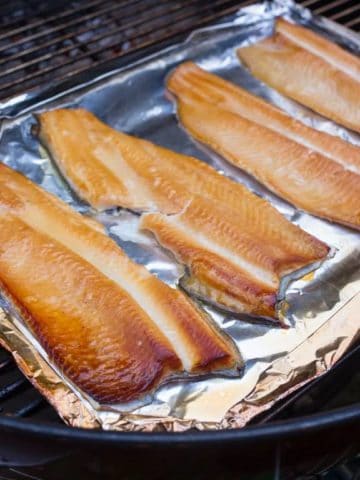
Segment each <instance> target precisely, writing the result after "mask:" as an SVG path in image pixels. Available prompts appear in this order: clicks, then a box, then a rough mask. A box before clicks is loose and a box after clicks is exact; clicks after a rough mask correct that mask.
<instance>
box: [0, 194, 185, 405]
mask: <svg viewBox="0 0 360 480" xmlns="http://www.w3.org/2000/svg"><path fill="white" fill-rule="evenodd" d="M2 193H3V191H1V193H0V195H2ZM0 242H1V249H0V287H1V291H2V293H4V291H5V294H6V296H7V297H8V298H10V299H11V300H12V301H13V303H15V305H16V307H17V309H18V310H19V311H20V312H21V314H22V318H23V319H24V320H25V321H26V323H27V325H28V326H29V327H30V328H31V330H32V331H33V332H34V334H35V336H36V337H37V339H38V340H39V341H40V343H41V344H42V346H43V347H44V349H45V350H46V352H47V353H48V355H49V358H50V359H51V360H52V361H54V362H55V364H56V366H57V367H58V368H59V369H60V370H61V371H62V372H63V373H64V374H65V375H66V376H67V377H68V378H69V379H70V380H71V381H72V382H73V383H74V384H75V385H76V386H77V387H78V388H80V389H81V390H82V391H84V392H85V393H87V394H88V395H90V396H91V397H93V398H94V399H95V400H97V401H98V402H100V403H119V402H125V401H130V400H133V399H136V398H139V397H140V396H141V395H143V394H144V393H147V392H150V391H151V390H153V388H154V387H155V386H156V385H157V384H158V383H159V382H161V380H162V379H164V378H166V377H168V376H169V374H172V373H175V372H180V371H181V370H182V366H181V362H180V360H179V359H178V358H177V356H176V354H175V352H174V351H173V349H172V347H171V346H170V344H169V343H168V341H167V340H166V338H165V337H164V336H163V335H162V334H161V332H160V331H159V330H158V329H157V328H156V327H155V325H154V324H153V323H152V321H151V320H150V319H149V317H148V316H147V315H146V314H145V313H144V312H143V310H142V309H141V308H140V307H139V306H138V305H137V304H136V303H135V302H134V301H133V299H132V298H131V297H129V296H128V295H127V293H126V292H124V291H122V290H121V289H120V288H119V287H118V286H116V285H115V284H114V283H113V282H111V281H110V280H108V279H106V278H105V277H104V276H102V275H100V274H99V273H98V271H97V270H96V269H94V268H93V267H92V266H91V265H89V264H88V263H87V262H85V261H84V260H83V259H82V258H81V257H79V256H77V255H74V254H73V253H72V252H71V251H70V250H68V249H67V248H65V247H64V246H63V245H62V244H60V243H58V242H57V241H55V240H53V239H52V238H50V237H49V236H47V235H45V234H42V233H40V232H39V231H38V230H36V229H32V228H31V227H29V225H28V224H26V223H24V222H23V221H22V220H21V219H20V218H19V217H18V216H15V215H13V214H10V213H9V212H8V211H6V210H3V209H2V208H0ZM139 342H141V346H140V345H139Z"/></svg>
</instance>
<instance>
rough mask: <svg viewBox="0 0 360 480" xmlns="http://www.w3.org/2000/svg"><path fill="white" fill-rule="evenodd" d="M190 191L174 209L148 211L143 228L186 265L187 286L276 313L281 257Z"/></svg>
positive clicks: (245, 308)
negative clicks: (186, 199) (188, 197)
mask: <svg viewBox="0 0 360 480" xmlns="http://www.w3.org/2000/svg"><path fill="white" fill-rule="evenodd" d="M208 205H209V202H208V200H206V199H204V198H201V197H196V196H195V197H194V198H193V200H192V201H191V203H190V204H189V205H188V206H187V207H186V208H185V209H184V210H183V211H182V212H181V213H178V214H174V215H163V214H160V213H148V214H144V215H143V216H142V217H141V225H140V226H141V228H143V229H146V230H149V231H151V232H152V233H153V234H154V235H155V236H156V238H157V239H158V241H159V243H161V245H163V246H164V247H165V248H167V249H169V250H170V251H171V252H172V253H173V254H174V255H175V256H176V258H177V259H178V260H179V261H181V262H182V263H184V264H185V265H186V266H187V267H188V270H189V274H190V275H189V277H188V278H187V280H186V288H187V290H190V291H191V292H193V293H195V294H196V295H198V296H200V297H202V298H205V299H208V300H210V301H211V302H213V303H215V304H218V305H226V307H227V308H230V309H231V310H234V311H236V312H246V313H250V314H252V315H260V316H265V317H276V312H275V306H276V300H277V290H278V288H279V283H280V276H281V274H284V273H285V272H284V268H285V269H286V268H287V266H286V265H285V266H284V265H282V264H281V261H280V260H279V261H277V260H275V259H274V257H272V256H271V255H268V252H267V251H266V249H264V248H261V245H259V244H258V243H257V242H256V241H255V242H254V241H253V239H252V237H251V235H249V234H247V233H244V231H243V230H242V228H241V227H239V226H238V225H237V224H236V223H234V222H233V221H231V220H230V219H229V217H228V215H227V212H226V210H224V209H223V208H218V207H217V206H216V205H215V204H212V208H211V209H209V208H208Z"/></svg>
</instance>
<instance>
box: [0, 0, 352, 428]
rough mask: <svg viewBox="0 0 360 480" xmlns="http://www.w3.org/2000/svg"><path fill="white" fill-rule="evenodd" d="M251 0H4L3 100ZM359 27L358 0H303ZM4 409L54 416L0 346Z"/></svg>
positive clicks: (170, 37) (0, 29) (142, 48)
mask: <svg viewBox="0 0 360 480" xmlns="http://www.w3.org/2000/svg"><path fill="white" fill-rule="evenodd" d="M250 3H253V0H250V1H249V0H248V1H239V0H236V1H234V0H213V1H211V2H201V1H200V0H186V1H180V0H179V1H174V0H128V1H115V0H72V1H70V2H69V1H65V0H40V1H39V0H12V1H11V2H9V1H8V0H0V67H1V81H0V100H4V99H7V98H10V97H12V96H14V95H17V94H21V93H23V92H27V91H29V90H31V89H36V88H39V87H41V86H42V85H44V84H55V83H58V82H60V81H62V80H64V79H67V78H69V77H71V76H73V75H76V74H78V73H81V72H85V71H87V70H88V69H89V68H90V67H94V66H99V65H101V64H103V63H105V62H108V61H110V60H113V59H118V58H120V57H124V59H125V60H126V58H127V55H129V54H130V53H134V52H140V53H141V54H144V55H145V54H146V53H147V52H148V51H149V48H150V47H154V46H158V48H159V49H160V48H161V47H162V46H164V42H172V41H175V40H181V39H182V38H185V37H186V36H187V35H188V34H189V33H190V32H191V31H192V30H193V29H196V28H199V27H202V26H205V25H208V24H210V23H212V22H214V21H216V20H219V19H221V18H222V17H224V16H226V15H229V14H231V13H234V12H235V11H236V10H237V9H238V8H240V7H241V6H245V5H247V4H250ZM300 3H302V4H303V5H304V6H306V7H309V8H310V9H312V10H313V11H314V12H315V13H318V14H321V15H325V16H328V17H329V18H332V19H334V20H336V21H338V22H340V23H343V24H344V25H346V26H348V27H351V28H353V29H355V30H357V31H359V30H360V3H359V2H358V0H354V1H349V0H334V1H330V2H328V1H324V0H303V1H301V2H300ZM0 415H11V416H15V417H31V418H34V419H36V420H38V421H41V420H47V421H57V422H59V421H60V420H59V419H58V417H57V415H56V413H55V411H54V410H53V409H52V408H51V407H50V406H49V405H48V404H47V402H46V401H45V400H43V398H42V397H41V395H40V394H39V393H38V392H37V391H35V389H33V388H32V386H31V384H30V383H29V382H28V381H27V380H26V379H25V378H24V377H23V376H22V374H21V373H20V371H19V370H18V369H17V368H16V366H15V363H14V362H13V360H12V359H11V356H10V355H9V354H8V353H7V352H5V351H4V350H2V349H1V347H0Z"/></svg>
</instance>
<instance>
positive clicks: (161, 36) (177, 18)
mask: <svg viewBox="0 0 360 480" xmlns="http://www.w3.org/2000/svg"><path fill="white" fill-rule="evenodd" d="M229 3H231V4H233V2H232V1H230V2H229V0H222V1H218V2H213V4H212V5H211V6H210V8H214V6H217V7H219V6H221V7H225V6H226V5H227V4H229ZM248 3H250V2H248ZM237 9H238V7H237V5H232V6H231V7H230V8H227V9H224V10H222V11H221V14H220V15H216V14H210V15H208V16H205V17H202V20H201V22H200V23H198V24H197V27H199V26H202V25H204V24H206V23H209V22H211V21H212V20H213V19H214V18H220V17H221V16H224V15H228V14H230V13H232V12H234V11H236V10H237ZM179 10H181V9H179ZM194 16H197V13H196V12H195V13H193V12H191V13H188V14H186V15H172V17H171V19H172V21H176V22H183V21H184V20H191V19H192V18H193V17H194ZM159 18H161V19H162V20H163V19H164V15H162V16H161V17H159ZM156 27H157V28H158V27H164V28H165V30H166V29H167V28H168V20H167V19H166V18H165V22H162V23H161V24H160V25H157V26H156ZM188 29H189V25H186V26H184V27H182V28H175V29H174V30H173V31H172V32H171V33H166V32H164V33H163V32H162V31H161V32H159V34H157V35H154V38H153V39H151V40H150V41H145V42H144V43H141V44H140V45H138V46H136V48H133V49H132V51H133V52H135V51H138V50H139V49H142V48H145V47H147V46H149V45H151V44H153V43H154V42H156V41H158V40H159V41H160V40H161V41H163V40H167V39H169V38H172V37H174V36H176V35H179V34H181V33H184V32H186V31H188ZM153 30H154V24H151V26H150V27H149V28H148V29H146V30H145V31H143V32H141V33H138V32H136V34H135V37H129V38H127V39H126V40H127V41H129V40H136V41H138V40H139V39H140V38H143V37H146V36H147V35H148V34H149V33H151V32H153ZM88 43H89V44H90V43H92V42H88ZM117 46H118V41H116V42H114V43H110V44H108V45H106V46H101V47H98V48H95V49H93V50H92V51H90V52H89V51H87V52H83V53H81V54H79V55H77V56H76V58H72V59H69V60H66V61H64V62H62V64H61V67H65V66H67V65H70V64H72V63H74V62H75V61H76V62H78V61H79V60H82V59H84V58H88V57H89V54H90V55H92V56H93V55H96V54H99V53H101V52H103V51H104V50H108V49H111V48H114V47H117ZM126 53H127V52H126V51H124V52H121V53H120V54H119V55H118V57H120V56H123V55H124V54H126ZM107 60H108V59H107V58H106V59H104V60H103V61H102V60H100V61H96V60H95V61H93V62H92V66H98V65H100V64H102V63H104V62H105V61H107ZM58 68H59V66H58V65H53V66H49V67H45V68H42V69H41V70H39V71H37V72H35V73H33V74H30V75H27V76H26V78H24V77H22V78H18V79H16V80H11V81H8V82H5V83H3V84H1V85H0V92H1V91H2V90H6V89H7V88H10V87H14V86H15V85H19V84H22V83H23V82H24V80H32V79H35V78H37V77H39V76H43V75H44V74H45V73H50V72H53V71H54V70H57V69H58ZM87 69H88V66H85V67H84V68H80V69H75V70H74V71H73V72H72V74H75V73H80V72H82V71H85V70H87ZM16 70H18V68H16V69H13V71H16ZM9 73H11V72H3V73H2V77H4V76H5V75H7V74H9ZM67 76H68V75H66V76H65V77H61V79H63V78H66V77H67Z"/></svg>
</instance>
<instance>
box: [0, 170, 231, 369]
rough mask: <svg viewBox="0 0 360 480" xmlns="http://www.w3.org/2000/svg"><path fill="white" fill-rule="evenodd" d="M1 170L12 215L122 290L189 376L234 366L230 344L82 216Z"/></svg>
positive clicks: (19, 176)
mask: <svg viewBox="0 0 360 480" xmlns="http://www.w3.org/2000/svg"><path fill="white" fill-rule="evenodd" d="M0 167H1V170H0V172H1V177H0V179H1V182H2V183H3V185H6V187H4V188H5V190H4V191H5V192H6V191H8V192H9V194H8V198H10V199H11V201H10V205H9V207H11V202H14V201H15V200H16V202H20V204H19V205H18V206H16V210H17V209H18V212H19V213H18V214H19V215H21V216H22V217H23V219H24V222H26V223H28V224H29V226H30V227H31V228H34V229H36V230H38V231H39V232H41V233H43V234H46V235H49V236H50V237H51V238H54V239H55V240H56V241H57V242H59V243H61V244H62V245H64V246H65V247H66V248H68V249H70V250H71V251H72V252H73V253H75V254H76V255H79V256H80V257H81V258H82V259H84V260H85V261H86V262H88V263H90V264H91V265H92V266H94V267H95V268H96V269H97V270H98V271H99V272H101V274H103V275H104V276H105V277H106V278H108V279H110V280H111V281H113V282H115V283H116V284H117V285H118V286H119V287H121V288H122V289H123V290H125V291H126V292H127V293H128V294H129V295H130V296H131V297H132V298H133V299H134V301H135V302H136V303H137V304H138V305H141V308H143V309H144V310H145V311H146V312H147V313H148V314H149V318H151V321H152V322H154V324H156V325H157V326H158V328H159V329H160V331H162V332H163V334H164V335H165V336H166V337H167V338H168V340H169V341H170V342H171V345H172V348H173V349H174V350H175V351H176V353H177V355H178V356H179V357H180V358H181V361H182V363H183V365H184V367H185V368H186V369H187V370H188V371H194V372H196V371H197V370H199V371H201V369H204V370H206V369H208V370H209V371H210V370H211V368H212V367H211V363H212V362H213V364H214V366H215V367H216V365H217V364H219V366H221V364H222V363H223V364H224V365H225V366H226V365H233V364H234V362H235V360H234V359H235V354H234V351H233V349H232V346H231V345H230V343H229V341H226V340H225V339H224V338H223V337H222V335H221V333H219V332H218V331H217V330H216V329H215V328H214V327H212V326H211V324H210V323H209V322H208V319H207V318H205V316H204V315H203V314H202V313H201V312H200V311H199V310H198V309H196V308H195V306H193V305H192V304H191V302H190V301H189V300H188V299H187V298H186V297H185V296H184V295H182V294H181V293H180V292H178V291H176V290H174V289H171V288H170V287H168V286H167V285H165V284H164V283H162V282H161V281H160V280H158V279H157V278H156V277H154V276H152V275H151V274H150V273H149V272H148V271H147V270H146V269H145V268H144V267H142V266H140V265H137V264H135V263H134V262H132V261H131V260H130V259H129V258H128V257H127V256H126V255H125V254H124V253H123V252H122V250H121V249H120V248H118V246H117V245H116V244H115V243H114V242H113V241H112V240H111V239H110V238H108V237H107V236H106V235H103V234H101V233H99V232H97V231H96V230H95V229H94V228H89V227H88V226H87V224H86V223H85V222H84V221H83V217H82V216H81V215H79V214H78V213H76V212H75V211H73V210H72V209H70V208H69V207H64V205H63V204H62V202H60V201H59V200H57V199H56V198H55V197H53V196H52V195H49V194H47V193H46V192H44V191H41V190H40V189H39V188H38V187H36V186H35V185H34V184H32V183H31V182H30V181H29V180H27V179H25V178H24V177H22V176H21V175H19V174H16V173H15V172H13V171H11V170H10V169H8V168H6V167H5V166H3V165H0ZM2 195H3V198H4V199H5V200H4V201H6V197H4V192H3V193H2ZM14 199H15V200H14ZM59 204H61V206H60V207H59V206H58V205H59ZM5 205H6V203H5ZM211 355H214V358H212V359H211V358H209V356H211ZM207 364H208V365H207Z"/></svg>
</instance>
